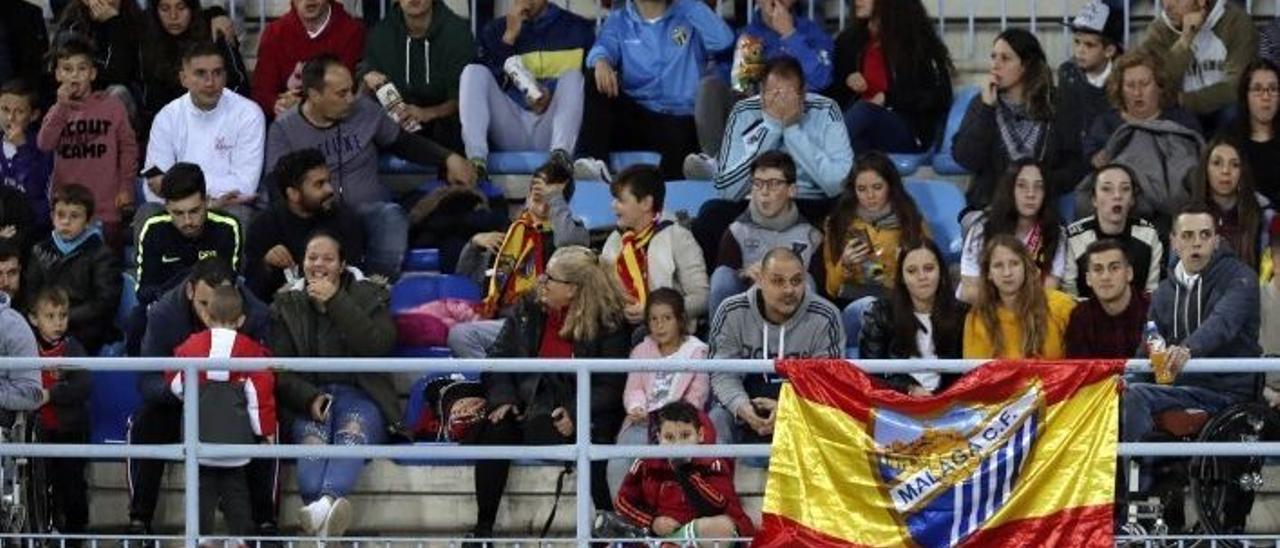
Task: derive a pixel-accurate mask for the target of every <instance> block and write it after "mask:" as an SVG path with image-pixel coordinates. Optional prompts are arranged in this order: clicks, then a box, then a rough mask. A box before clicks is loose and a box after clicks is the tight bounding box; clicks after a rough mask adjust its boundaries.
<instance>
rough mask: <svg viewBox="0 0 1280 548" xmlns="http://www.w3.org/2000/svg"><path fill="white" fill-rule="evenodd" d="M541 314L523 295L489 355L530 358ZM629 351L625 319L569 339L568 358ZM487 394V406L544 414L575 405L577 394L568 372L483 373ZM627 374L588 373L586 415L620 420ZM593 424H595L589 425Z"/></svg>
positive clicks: (538, 336)
mask: <svg viewBox="0 0 1280 548" xmlns="http://www.w3.org/2000/svg"><path fill="white" fill-rule="evenodd" d="M546 323H547V314H546V312H545V311H544V310H543V309H542V305H541V304H539V303H538V302H537V300H536V299H534V298H533V297H528V298H525V299H524V300H522V301H520V303H519V304H518V305H516V307H515V308H514V309H513V310H512V312H511V314H510V315H508V316H507V319H506V322H505V323H504V324H503V326H502V332H501V333H499V334H498V339H497V341H495V342H494V344H493V348H491V349H490V350H489V357H492V358H536V357H538V347H539V345H540V343H541V341H542V331H543V329H544V328H545V326H546ZM630 351H631V336H630V333H629V332H628V330H627V328H626V326H625V324H624V325H619V326H618V327H617V328H615V329H614V330H612V331H606V332H603V333H600V334H598V335H597V336H596V337H595V338H594V339H592V340H589V341H575V342H574V344H573V357H574V358H575V359H577V358H625V357H627V355H628V354H629V353H630ZM482 381H483V382H484V386H485V389H486V391H487V392H488V396H489V406H490V407H498V406H500V405H503V404H512V405H515V406H516V407H517V408H518V409H519V410H520V411H521V413H523V414H524V415H525V416H530V415H539V414H550V413H551V411H553V410H554V409H555V408H557V407H564V408H565V409H566V410H568V411H569V412H570V413H571V414H572V413H573V412H574V410H575V409H577V407H578V406H577V405H576V401H577V400H576V399H575V397H574V395H575V394H576V393H577V389H576V381H575V376H574V375H573V374H572V373H485V374H484V376H483V377H482ZM626 384H627V376H626V375H625V374H622V373H596V374H594V375H591V416H592V417H593V418H595V419H597V420H600V419H602V418H603V419H604V421H605V422H608V421H611V420H613V419H617V422H619V423H620V421H621V418H622V415H623V410H622V390H623V388H624V387H625V386H626ZM593 426H595V425H594V424H593Z"/></svg>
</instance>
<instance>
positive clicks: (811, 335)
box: [708, 247, 845, 443]
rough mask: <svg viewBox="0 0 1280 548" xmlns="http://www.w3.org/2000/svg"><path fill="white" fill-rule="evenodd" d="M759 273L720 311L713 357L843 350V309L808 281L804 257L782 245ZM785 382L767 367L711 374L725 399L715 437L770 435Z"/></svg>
mask: <svg viewBox="0 0 1280 548" xmlns="http://www.w3.org/2000/svg"><path fill="white" fill-rule="evenodd" d="M760 278H761V279H760V282H759V283H757V284H756V285H755V286H752V287H751V288H750V289H748V290H746V291H745V292H743V293H739V294H737V295H734V296H733V297H730V298H729V300H727V301H725V302H724V304H723V305H721V306H720V308H719V309H718V310H716V313H715V316H714V319H713V320H711V335H710V338H711V341H710V346H711V347H710V349H709V350H708V354H709V355H710V356H711V358H712V359H716V360H721V359H754V360H758V359H773V358H779V359H781V358H841V357H843V356H844V351H845V338H844V329H842V328H841V326H840V311H839V310H837V309H836V307H835V305H832V304H831V303H829V302H827V301H826V300H825V299H823V298H822V297H819V296H818V295H816V294H814V292H813V291H809V290H808V289H807V288H806V287H805V272H804V262H803V261H801V259H800V256H799V255H797V254H796V253H795V252H794V251H791V250H790V249H787V248H784V247H780V248H775V249H772V250H770V251H769V253H767V254H765V256H764V260H763V261H762V262H761V267H760ZM775 333H776V335H775ZM770 349H772V351H770ZM783 380H784V379H783V378H782V377H781V376H779V375H774V374H769V373H766V374H753V375H740V374H737V373H712V374H711V389H712V391H713V392H714V394H715V396H716V400H718V401H719V402H720V405H719V406H716V407H713V408H712V409H711V420H712V422H713V423H714V424H715V426H716V439H717V441H718V442H720V443H729V442H730V440H733V441H738V442H741V443H753V442H757V441H767V440H769V439H771V438H772V437H773V426H774V421H775V420H776V419H777V408H778V394H779V393H780V391H781V390H782V381H783Z"/></svg>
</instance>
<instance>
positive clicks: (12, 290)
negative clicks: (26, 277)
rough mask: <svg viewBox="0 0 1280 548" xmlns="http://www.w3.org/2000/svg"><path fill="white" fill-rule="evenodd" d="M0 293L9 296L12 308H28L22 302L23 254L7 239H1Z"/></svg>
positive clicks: (19, 309)
mask: <svg viewBox="0 0 1280 548" xmlns="http://www.w3.org/2000/svg"><path fill="white" fill-rule="evenodd" d="M0 293H4V294H5V295H8V296H9V307H10V308H12V309H14V310H18V311H22V310H26V309H27V307H26V306H23V305H24V304H25V303H23V302H22V254H21V253H20V252H19V251H18V248H17V247H16V246H14V245H13V244H12V243H10V242H7V241H5V240H0ZM19 313H21V312H19Z"/></svg>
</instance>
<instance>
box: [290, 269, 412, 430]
mask: <svg viewBox="0 0 1280 548" xmlns="http://www.w3.org/2000/svg"><path fill="white" fill-rule="evenodd" d="M390 298H391V296H390V293H389V292H388V291H387V288H386V286H385V285H383V284H380V283H376V282H373V281H370V280H366V279H364V278H363V277H358V276H356V275H354V274H353V273H351V272H347V273H345V274H343V275H342V284H341V287H340V288H339V289H338V292H337V293H335V294H334V295H333V297H332V298H330V299H329V302H327V303H325V307H324V309H323V310H321V309H320V308H319V307H317V306H316V305H315V303H313V302H312V301H311V298H310V297H308V296H307V290H306V288H305V287H303V286H302V285H301V284H298V285H297V286H295V287H294V288H291V289H289V290H287V291H282V292H280V293H278V294H277V295H276V300H275V302H274V303H272V305H271V353H272V354H274V355H275V356H277V357H286V358H287V357H315V358H371V357H379V356H387V355H389V354H391V350H392V348H393V347H394V346H395V342H396V324H395V322H394V321H393V320H392V319H391V311H390V310H389V309H388V308H387V303H388V301H389V300H390ZM328 384H345V385H348V386H353V387H356V388H359V389H361V390H363V391H364V392H365V394H367V395H368V396H369V397H370V398H371V399H373V401H374V403H376V404H377V405H378V409H379V410H380V411H382V418H383V421H384V423H385V424H386V425H387V428H388V430H390V431H391V432H392V433H400V432H402V431H403V425H402V422H401V421H402V414H401V412H400V400H399V398H398V397H397V395H396V389H395V385H394V383H393V382H392V378H391V374H390V373H386V372H381V371H360V372H349V373H299V372H291V371H284V372H281V373H279V374H278V375H277V376H276V399H277V400H278V401H279V404H280V414H281V418H282V422H281V424H292V422H293V419H295V418H297V417H306V416H309V414H310V409H311V402H312V401H313V400H315V398H316V397H317V396H319V395H320V394H321V389H320V387H322V386H325V385H328Z"/></svg>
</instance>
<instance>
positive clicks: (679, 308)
mask: <svg viewBox="0 0 1280 548" xmlns="http://www.w3.org/2000/svg"><path fill="white" fill-rule="evenodd" d="M645 326H646V327H648V328H649V332H648V334H647V335H645V337H644V340H643V341H640V344H638V345H636V347H635V348H632V349H631V359H633V360H655V359H673V360H686V361H695V360H705V359H707V343H704V342H702V341H701V340H699V339H698V338H697V337H695V336H693V335H690V334H689V318H688V316H687V315H686V314H685V311H684V297H683V296H682V295H680V293H679V292H678V291H676V290H674V289H671V288H670V287H663V288H659V289H658V290H656V291H654V292H653V294H652V295H650V296H649V301H648V302H647V303H646V304H645ZM710 394H711V380H710V377H708V376H707V374H706V373H697V372H693V371H653V372H648V371H646V372H631V373H628V374H627V387H626V391H625V392H623V394H622V406H623V408H624V409H626V411H627V418H626V419H625V420H623V421H622V430H621V431H620V432H618V445H648V444H650V443H651V442H652V440H654V439H657V438H658V437H657V436H655V435H654V434H655V433H657V432H658V430H659V429H660V427H661V425H660V424H658V421H655V420H650V419H652V418H654V416H655V414H656V413H658V412H659V410H661V409H662V408H663V407H665V406H666V405H668V404H670V403H672V402H677V401H683V402H687V403H688V404H689V405H692V406H693V407H694V409H706V407H707V397H708V396H709V395H710ZM712 439H714V438H712ZM627 466H628V461H626V460H624V459H614V460H611V461H609V484H610V485H615V486H621V485H622V477H623V475H625V474H626V469H627Z"/></svg>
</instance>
